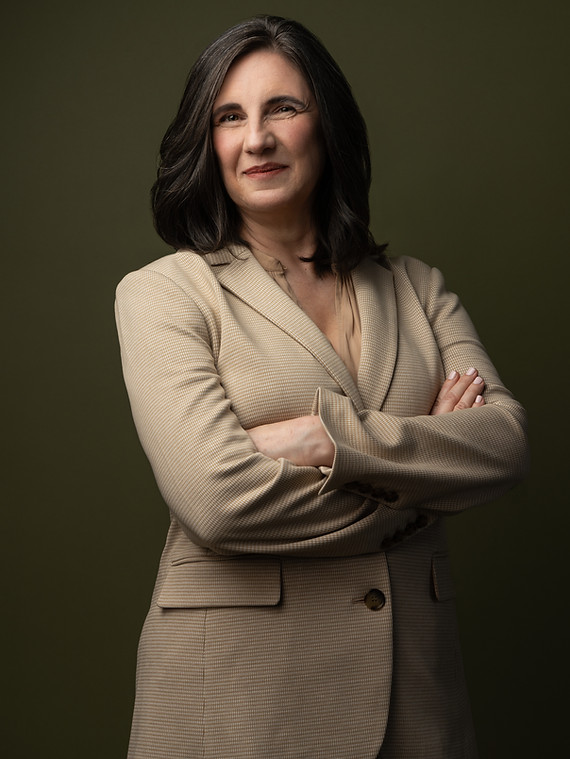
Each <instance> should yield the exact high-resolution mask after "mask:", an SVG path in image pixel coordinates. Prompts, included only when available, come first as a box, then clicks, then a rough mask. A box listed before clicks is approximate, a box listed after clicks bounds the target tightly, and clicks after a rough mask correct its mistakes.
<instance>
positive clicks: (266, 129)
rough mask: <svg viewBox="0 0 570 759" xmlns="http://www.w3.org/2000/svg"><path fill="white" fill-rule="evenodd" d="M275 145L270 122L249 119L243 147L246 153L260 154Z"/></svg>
mask: <svg viewBox="0 0 570 759" xmlns="http://www.w3.org/2000/svg"><path fill="white" fill-rule="evenodd" d="M274 147H275V135H274V134H273V130H272V129H271V123H270V122H267V121H266V120H265V119H259V120H257V119H251V120H250V121H248V123H247V125H246V133H245V136H244V144H243V149H244V150H245V152H246V153H253V154H260V153H264V152H265V151H266V150H271V149H272V148H274Z"/></svg>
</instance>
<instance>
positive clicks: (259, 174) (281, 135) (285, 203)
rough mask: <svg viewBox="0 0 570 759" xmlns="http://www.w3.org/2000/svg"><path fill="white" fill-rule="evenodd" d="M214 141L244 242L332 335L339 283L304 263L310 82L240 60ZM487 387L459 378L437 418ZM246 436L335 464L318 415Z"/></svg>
mask: <svg viewBox="0 0 570 759" xmlns="http://www.w3.org/2000/svg"><path fill="white" fill-rule="evenodd" d="M212 136H213V144H214V151H215V153H216V157H217V159H218V164H219V167H220V171H221V175H222V179H223V182H224V185H225V187H226V190H227V192H228V194H229V196H230V198H231V199H232V200H233V202H234V203H235V204H236V206H237V208H238V209H239V212H240V214H241V218H242V220H243V226H242V235H243V238H244V239H245V240H246V241H247V242H248V243H249V244H250V245H251V246H252V247H253V248H255V249H258V250H261V251H262V252H266V253H268V254H269V255H271V256H273V257H274V258H278V259H279V260H280V261H281V263H282V264H283V265H284V266H286V267H287V280H288V282H289V284H290V286H291V287H292V289H293V291H294V293H295V296H296V298H297V301H298V303H299V305H300V307H301V308H302V309H303V310H304V311H305V313H306V314H307V315H308V316H309V317H310V318H311V319H312V320H313V321H314V322H315V324H316V325H317V326H318V327H319V328H320V329H321V331H322V332H323V333H324V334H325V335H327V336H332V335H333V333H334V332H335V329H336V315H335V310H334V302H335V301H334V289H335V281H334V276H333V275H328V276H325V277H320V276H318V275H317V273H316V271H315V269H314V266H313V264H312V263H307V262H303V261H301V260H300V258H301V257H310V256H311V255H312V254H313V252H314V250H315V246H316V235H315V227H314V223H313V214H312V209H313V200H314V194H315V190H316V186H317V183H318V180H319V177H320V175H321V173H322V170H323V166H324V161H325V153H324V146H323V142H322V138H321V129H320V121H319V114H318V111H317V108H316V104H315V101H314V97H313V93H312V91H311V89H310V87H309V85H308V83H307V81H306V80H305V78H304V76H303V75H302V74H301V72H300V71H299V70H298V69H297V68H295V67H294V66H293V65H292V64H291V63H290V62H289V61H288V60H287V59H286V58H284V57H283V56H281V55H280V54H278V53H275V52H271V51H267V50H260V51H256V52H253V53H250V54H249V55H246V56H244V57H243V58H241V59H239V60H238V61H237V62H236V63H235V64H234V65H233V66H232V67H231V68H230V70H229V71H228V73H227V75H226V78H225V80H224V83H223V85H222V88H221V90H220V93H219V95H218V97H217V98H216V102H215V103H214V108H213V112H212ZM329 339H331V338H329ZM331 342H332V339H331ZM483 388H484V382H483V380H482V378H481V377H479V376H478V374H477V370H476V369H473V368H470V369H468V370H467V371H466V372H465V373H464V374H463V375H460V374H459V373H458V372H455V371H454V372H452V373H451V374H450V375H449V377H448V378H447V379H446V381H445V382H444V384H443V386H442V388H441V391H440V392H439V394H438V397H437V399H436V402H435V404H434V406H433V408H432V410H431V414H433V415H437V414H445V413H450V412H453V411H457V410H460V409H465V408H478V407H480V406H483V405H484V403H485V401H484V399H483V397H482V393H483ZM247 432H248V434H249V436H250V437H251V439H252V441H253V443H254V445H255V447H256V448H257V450H258V451H259V452H260V453H263V454H264V455H265V456H269V457H270V458H273V459H279V458H285V459H288V460H289V461H291V462H292V463H293V464H296V465H298V466H332V463H333V458H334V445H333V443H332V441H331V439H330V438H329V436H328V435H327V433H326V431H325V429H324V427H323V425H322V423H321V421H320V419H319V417H318V416H302V417H298V418H295V419H289V420H285V421H282V422H276V423H275V424H265V425H262V426H259V427H254V428H252V429H250V430H248V431H247Z"/></svg>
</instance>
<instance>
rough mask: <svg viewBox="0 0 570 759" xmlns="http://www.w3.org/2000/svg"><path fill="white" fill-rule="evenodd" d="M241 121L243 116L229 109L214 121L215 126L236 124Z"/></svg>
mask: <svg viewBox="0 0 570 759" xmlns="http://www.w3.org/2000/svg"><path fill="white" fill-rule="evenodd" d="M240 121H241V116H240V114H239V113H236V112H235V111H228V112H227V113H223V114H222V115H221V116H218V117H217V119H216V120H215V121H214V126H234V125H236V124H238V123H239V122H240Z"/></svg>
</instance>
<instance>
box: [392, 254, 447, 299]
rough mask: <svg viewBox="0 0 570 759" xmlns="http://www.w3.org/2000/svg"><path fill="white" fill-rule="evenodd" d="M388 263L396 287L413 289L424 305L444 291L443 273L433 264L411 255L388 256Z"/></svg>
mask: <svg viewBox="0 0 570 759" xmlns="http://www.w3.org/2000/svg"><path fill="white" fill-rule="evenodd" d="M388 265H389V267H390V269H391V271H392V273H393V275H394V285H395V287H396V289H397V290H406V289H413V291H414V293H415V295H416V296H417V298H418V300H419V301H420V303H422V304H423V305H424V306H425V305H426V304H427V303H428V302H429V301H431V300H433V299H434V298H435V299H437V298H438V297H440V296H441V295H443V294H444V293H446V287H445V282H444V278H443V274H442V273H441V271H440V270H439V269H438V268H437V267H435V266H430V265H429V264H427V263H425V262H424V261H420V259H418V258H412V257H411V256H397V257H394V258H389V259H388Z"/></svg>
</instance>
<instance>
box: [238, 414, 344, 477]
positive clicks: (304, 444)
mask: <svg viewBox="0 0 570 759" xmlns="http://www.w3.org/2000/svg"><path fill="white" fill-rule="evenodd" d="M247 434H248V435H249V436H250V438H251V439H252V441H253V444H254V445H255V447H256V448H257V450H258V451H259V452H260V453H263V455H264V456H269V458H271V459H275V460H277V459H281V458H283V459H287V460H288V461H290V462H291V463H292V464H296V465H297V466H332V463H333V458H334V445H333V442H332V440H331V439H330V438H329V436H328V435H327V433H326V431H325V428H324V427H323V424H322V422H321V420H320V419H319V417H318V416H300V417H297V418H296V419H287V420H285V421H283V422H275V423H273V424H262V425H260V426H259V427H252V428H251V429H250V430H247Z"/></svg>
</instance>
